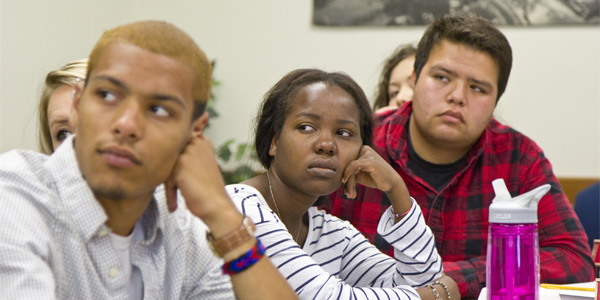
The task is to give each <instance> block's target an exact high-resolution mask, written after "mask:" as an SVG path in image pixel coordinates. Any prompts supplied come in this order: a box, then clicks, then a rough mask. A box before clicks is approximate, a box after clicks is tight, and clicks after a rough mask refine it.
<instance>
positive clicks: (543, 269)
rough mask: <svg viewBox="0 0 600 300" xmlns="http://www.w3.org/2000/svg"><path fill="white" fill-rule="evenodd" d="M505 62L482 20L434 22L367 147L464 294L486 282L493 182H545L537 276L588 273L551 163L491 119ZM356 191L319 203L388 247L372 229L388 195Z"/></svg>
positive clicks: (586, 276)
mask: <svg viewBox="0 0 600 300" xmlns="http://www.w3.org/2000/svg"><path fill="white" fill-rule="evenodd" d="M511 65H512V52H511V48H510V45H509V43H508V41H507V40H506V38H505V37H504V35H503V34H502V33H501V32H500V31H499V30H498V29H496V28H495V27H494V26H493V25H492V24H491V23H490V22H488V21H486V20H484V19H481V18H477V17H444V18H442V19H439V20H436V21H434V22H433V23H432V24H431V25H430V26H429V27H428V29H427V31H426V32H425V34H424V36H423V38H422V39H421V41H420V42H419V45H418V53H417V57H416V61H415V70H414V72H413V75H412V79H413V80H414V82H415V92H414V96H413V100H412V102H408V103H406V104H405V105H403V106H402V107H400V108H399V109H397V110H392V111H387V112H384V113H383V114H381V115H378V116H377V117H376V121H377V126H376V127H375V132H374V141H373V144H374V145H373V148H374V149H376V150H377V151H378V153H379V154H380V155H381V156H382V157H383V158H384V159H385V160H387V161H388V162H389V163H390V164H391V165H392V166H393V167H394V169H396V171H397V172H398V173H399V174H400V175H401V176H402V178H403V179H404V182H405V183H406V185H407V186H408V189H409V191H410V194H411V196H412V197H413V198H414V199H415V200H416V201H417V203H418V204H419V205H420V206H421V210H422V211H423V216H424V218H425V220H426V221H427V224H428V225H429V226H430V227H431V230H432V231H433V233H434V235H435V241H436V246H437V249H438V251H439V253H440V254H441V256H442V260H443V261H444V263H443V266H444V270H445V272H446V274H447V275H449V276H450V277H452V278H453V279H454V280H455V281H456V283H457V284H458V287H459V289H460V291H461V294H462V296H463V297H468V298H477V296H478V295H479V292H480V290H481V288H483V287H484V286H485V277H486V276H485V275H486V274H485V272H486V268H485V264H486V259H485V258H486V257H485V256H486V250H487V249H486V248H487V247H486V246H487V236H488V225H489V224H488V207H489V205H490V204H491V202H492V199H493V198H494V192H493V189H492V184H491V182H492V180H494V179H497V178H502V179H504V181H505V182H506V184H507V186H508V188H509V190H510V192H511V195H513V196H516V195H519V194H522V193H524V192H527V191H529V190H531V189H533V188H535V187H538V186H540V185H542V184H546V183H549V184H550V185H551V187H552V188H551V190H550V192H549V193H548V194H546V195H545V196H544V197H543V198H542V200H541V201H540V202H539V206H538V219H539V223H538V224H539V242H540V262H541V265H540V275H541V280H542V282H551V283H570V282H581V281H592V280H593V279H594V274H593V264H592V259H591V254H590V248H589V246H588V244H587V242H586V241H587V240H586V235H585V233H584V231H583V229H582V227H581V224H580V222H579V220H578V219H577V217H576V215H575V213H574V211H573V208H572V207H571V205H570V203H569V201H568V200H567V198H566V197H565V195H564V193H563V192H562V190H561V187H560V185H559V183H558V181H557V179H556V177H555V176H554V174H553V172H552V166H551V165H550V162H549V161H548V160H547V159H546V157H545V156H544V153H543V152H542V150H541V149H540V148H539V147H538V145H536V144H535V142H533V141H532V140H531V139H529V138H528V137H526V136H524V135H523V134H521V133H519V132H517V131H515V130H514V129H512V128H510V127H508V126H505V125H502V124H500V123H499V122H498V121H496V120H495V119H493V117H492V114H493V112H494V108H495V106H496V103H497V102H498V99H499V98H500V96H501V95H502V93H503V92H504V89H505V87H506V84H507V82H508V77H509V74H510V69H511ZM357 193H358V194H357V197H356V199H349V198H348V197H346V196H345V195H344V194H343V190H340V191H338V192H337V193H336V194H335V195H333V201H330V202H329V203H328V204H326V206H327V207H325V208H326V209H328V210H329V211H331V212H332V213H333V214H334V215H337V216H340V217H341V218H343V219H346V220H350V221H351V222H352V223H353V224H354V225H355V226H356V227H357V228H358V229H359V230H360V231H362V232H363V233H364V235H365V236H366V237H368V238H369V239H370V240H371V241H372V242H373V243H374V244H375V245H377V246H378V247H379V248H380V249H382V250H384V251H386V250H388V249H389V248H388V245H387V244H386V242H385V241H384V239H383V238H381V237H380V236H378V235H377V231H376V229H377V224H378V221H379V218H380V216H381V214H382V213H383V211H384V210H385V209H386V208H388V207H389V206H390V201H389V200H388V199H387V197H386V194H385V193H384V192H382V191H380V190H377V189H371V188H368V187H364V186H359V187H358V191H357ZM396 213H401V212H396Z"/></svg>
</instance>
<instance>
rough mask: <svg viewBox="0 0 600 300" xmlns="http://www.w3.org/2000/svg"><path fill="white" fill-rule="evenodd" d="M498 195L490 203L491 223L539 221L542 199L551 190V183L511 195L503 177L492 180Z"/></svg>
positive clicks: (531, 222) (529, 222) (530, 222)
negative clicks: (538, 213) (538, 209)
mask: <svg viewBox="0 0 600 300" xmlns="http://www.w3.org/2000/svg"><path fill="white" fill-rule="evenodd" d="M492 186H493V187H494V193H495V194H496V197H494V200H492V204H491V205H490V216H489V222H490V223H505V224H506V223H508V224H517V223H528V224H533V223H537V222H538V219H537V207H538V202H540V199H542V197H543V196H544V195H545V194H546V193H547V192H548V191H549V190H550V185H549V184H544V185H542V186H539V187H537V188H535V189H533V190H531V191H529V192H527V193H525V194H521V195H518V196H516V197H514V198H513V197H511V195H510V193H509V192H508V189H507V188H506V184H505V183H504V180H503V179H502V178H500V179H496V180H494V181H492Z"/></svg>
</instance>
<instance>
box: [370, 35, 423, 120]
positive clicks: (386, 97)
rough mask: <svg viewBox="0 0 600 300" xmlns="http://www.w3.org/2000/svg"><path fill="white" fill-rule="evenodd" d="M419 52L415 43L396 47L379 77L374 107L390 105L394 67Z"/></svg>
mask: <svg viewBox="0 0 600 300" xmlns="http://www.w3.org/2000/svg"><path fill="white" fill-rule="evenodd" d="M416 54H417V48H415V47H414V46H413V45H410V44H409V45H401V46H400V47H398V48H396V50H395V51H394V53H392V55H391V56H390V57H388V59H387V60H386V61H385V64H384V65H383V70H381V76H380V77H379V84H378V86H377V95H376V96H375V102H374V103H373V109H378V108H381V107H384V106H388V104H389V103H390V93H389V91H388V88H389V86H390V77H391V76H392V71H393V70H394V68H395V67H396V66H397V65H398V64H399V63H400V62H401V61H403V60H405V59H407V58H409V57H411V56H415V55H416Z"/></svg>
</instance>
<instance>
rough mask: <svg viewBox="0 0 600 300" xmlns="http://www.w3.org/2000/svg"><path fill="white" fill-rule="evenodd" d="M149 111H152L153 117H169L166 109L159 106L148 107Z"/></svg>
mask: <svg viewBox="0 0 600 300" xmlns="http://www.w3.org/2000/svg"><path fill="white" fill-rule="evenodd" d="M150 111H152V112H153V113H154V114H155V115H157V116H159V117H168V116H170V115H171V114H170V113H169V111H167V109H165V108H164V107H163V106H161V105H151V106H150Z"/></svg>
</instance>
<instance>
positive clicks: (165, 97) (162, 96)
mask: <svg viewBox="0 0 600 300" xmlns="http://www.w3.org/2000/svg"><path fill="white" fill-rule="evenodd" d="M91 80H106V81H108V82H110V83H112V84H113V85H116V86H117V87H118V88H120V89H123V90H125V92H129V91H130V89H129V88H128V87H127V86H126V85H125V84H124V83H123V82H121V81H120V80H118V79H116V78H114V77H112V76H108V75H97V76H94V77H93V78H92V79H91ZM150 98H152V99H154V100H158V101H170V102H174V103H176V104H178V105H179V106H181V107H182V108H186V106H185V102H184V101H183V100H181V99H179V98H177V97H175V96H171V95H167V94H152V95H150Z"/></svg>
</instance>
